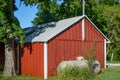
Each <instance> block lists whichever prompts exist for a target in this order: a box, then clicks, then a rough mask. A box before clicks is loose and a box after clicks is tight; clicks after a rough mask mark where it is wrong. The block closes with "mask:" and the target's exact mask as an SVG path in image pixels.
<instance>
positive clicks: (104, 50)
mask: <svg viewBox="0 0 120 80" xmlns="http://www.w3.org/2000/svg"><path fill="white" fill-rule="evenodd" d="M104 68H106V39H104Z"/></svg>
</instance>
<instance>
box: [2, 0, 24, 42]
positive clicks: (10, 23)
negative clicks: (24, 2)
mask: <svg viewBox="0 0 120 80" xmlns="http://www.w3.org/2000/svg"><path fill="white" fill-rule="evenodd" d="M15 10H17V8H16V6H15V0H7V1H6V0H1V1H0V21H1V23H2V26H1V27H0V42H4V43H5V44H7V43H8V40H9V37H10V35H12V38H19V39H20V43H21V44H23V43H24V32H23V30H22V28H21V27H20V25H19V21H18V20H17V18H16V17H15V16H14V11H15ZM8 29H10V33H8V32H7V30H8Z"/></svg>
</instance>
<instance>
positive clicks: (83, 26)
mask: <svg viewBox="0 0 120 80" xmlns="http://www.w3.org/2000/svg"><path fill="white" fill-rule="evenodd" d="M84 40H85V19H84V18H83V19H82V41H84Z"/></svg>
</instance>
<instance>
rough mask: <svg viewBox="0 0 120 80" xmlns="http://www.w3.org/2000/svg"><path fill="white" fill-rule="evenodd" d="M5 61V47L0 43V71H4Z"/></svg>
mask: <svg viewBox="0 0 120 80" xmlns="http://www.w3.org/2000/svg"><path fill="white" fill-rule="evenodd" d="M4 61H5V46H4V44H3V43H0V70H3V69H4Z"/></svg>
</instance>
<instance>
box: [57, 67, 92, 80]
mask: <svg viewBox="0 0 120 80" xmlns="http://www.w3.org/2000/svg"><path fill="white" fill-rule="evenodd" d="M92 78H94V74H93V73H92V72H91V71H90V70H89V68H81V69H80V68H79V67H70V68H67V67H66V68H65V69H64V70H62V71H61V72H60V74H58V75H57V80H90V79H92Z"/></svg>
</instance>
